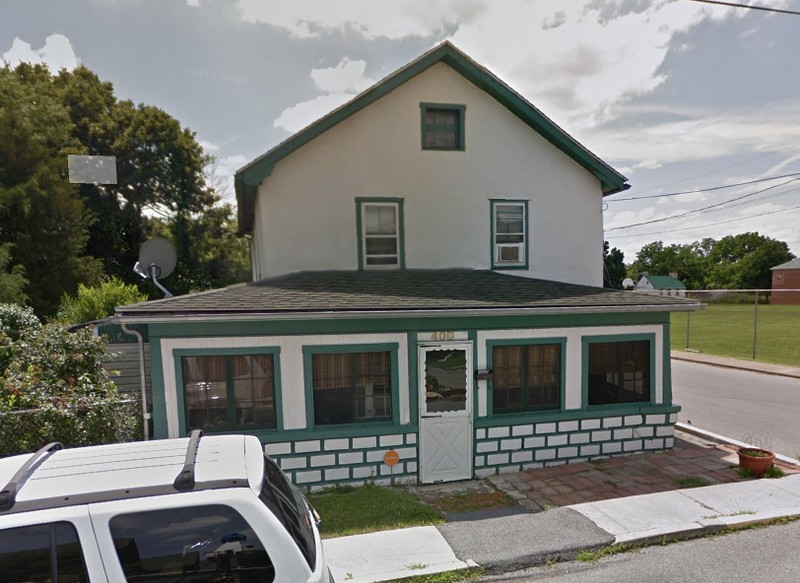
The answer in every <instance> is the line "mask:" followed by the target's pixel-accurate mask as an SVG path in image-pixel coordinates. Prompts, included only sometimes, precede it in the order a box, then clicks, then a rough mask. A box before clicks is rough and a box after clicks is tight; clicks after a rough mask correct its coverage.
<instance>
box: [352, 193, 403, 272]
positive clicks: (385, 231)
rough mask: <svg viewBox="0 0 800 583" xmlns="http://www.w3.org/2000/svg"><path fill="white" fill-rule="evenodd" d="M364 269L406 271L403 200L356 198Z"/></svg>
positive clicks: (359, 239)
mask: <svg viewBox="0 0 800 583" xmlns="http://www.w3.org/2000/svg"><path fill="white" fill-rule="evenodd" d="M356 206H357V212H358V222H357V224H358V251H359V267H360V268H361V269H393V268H395V269H396V268H399V267H403V266H404V265H403V263H404V259H403V200H402V199H398V198H357V199H356Z"/></svg>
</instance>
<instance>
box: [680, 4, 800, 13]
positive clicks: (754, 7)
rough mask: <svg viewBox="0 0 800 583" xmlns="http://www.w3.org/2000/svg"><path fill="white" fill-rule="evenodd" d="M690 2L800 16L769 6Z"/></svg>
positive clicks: (790, 11) (791, 11) (792, 11)
mask: <svg viewBox="0 0 800 583" xmlns="http://www.w3.org/2000/svg"><path fill="white" fill-rule="evenodd" d="M690 2H701V3H703V4H718V5H720V6H731V7H732V8H749V9H750V10H764V11H765V12H780V13H781V14H794V15H795V16H800V12H795V11H794V10H782V9H780V8H770V7H768V6H752V5H750V4H739V3H737V2H719V1H718V0H690Z"/></svg>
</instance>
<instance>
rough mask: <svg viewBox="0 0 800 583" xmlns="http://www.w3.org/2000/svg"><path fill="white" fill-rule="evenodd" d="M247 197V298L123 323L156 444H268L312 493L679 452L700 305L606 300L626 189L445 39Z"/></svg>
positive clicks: (247, 178) (264, 163) (249, 188)
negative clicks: (682, 345)
mask: <svg viewBox="0 0 800 583" xmlns="http://www.w3.org/2000/svg"><path fill="white" fill-rule="evenodd" d="M235 184H236V193H237V201H238V205H239V217H240V227H241V230H242V232H243V233H245V234H247V235H248V236H250V238H251V241H252V262H253V282H252V283H248V284H241V285H237V286H231V287H228V288H224V289H219V290H213V291H208V292H203V293H197V294H191V295H187V296H182V297H174V298H167V299H162V300H157V301H151V302H146V303H142V304H134V305H129V306H121V307H119V308H118V312H119V318H120V319H121V320H122V321H124V322H129V323H131V324H134V323H135V324H145V325H147V328H148V338H149V343H150V347H151V358H152V362H151V364H152V371H153V372H152V375H153V378H152V392H153V404H152V405H153V422H154V431H155V435H156V437H168V436H178V435H183V434H185V433H186V432H187V431H188V430H190V429H192V428H203V429H204V430H206V431H212V432H217V431H219V432H228V431H236V432H242V431H243V432H248V433H253V434H255V435H257V436H259V438H260V439H261V440H262V442H263V443H264V444H265V450H266V452H267V453H268V454H270V455H271V456H273V457H274V458H275V459H277V460H278V461H279V463H280V465H281V467H282V468H283V469H284V470H285V471H286V472H287V473H288V474H289V475H290V476H291V478H292V480H293V481H294V482H295V483H297V484H300V485H304V486H308V487H311V488H316V487H320V486H323V485H326V484H333V483H344V482H359V481H361V482H363V481H365V480H375V481H377V482H379V483H381V482H388V481H390V480H394V481H399V482H416V481H420V482H423V483H428V482H438V481H449V480H460V479H467V478H471V477H474V476H484V475H490V474H494V473H498V472H507V471H516V470H520V469H523V468H528V467H541V466H545V465H550V464H562V463H568V462H571V461H582V460H587V459H593V458H598V457H607V456H611V455H617V454H624V453H634V452H638V451H644V450H659V449H665V448H670V447H671V446H672V442H673V432H674V424H675V421H676V418H677V412H678V411H679V407H678V406H676V405H674V404H673V402H672V392H671V382H670V360H669V316H670V312H671V311H681V310H693V309H696V308H697V307H698V306H699V304H697V303H696V302H689V301H687V300H682V299H678V298H671V297H659V296H651V295H647V294H633V293H628V292H623V291H617V290H609V289H603V288H602V287H600V286H601V285H602V265H603V259H602V249H603V239H602V199H603V196H604V195H607V194H612V193H614V192H618V191H621V190H624V189H626V188H627V184H626V179H625V177H624V176H622V175H620V174H619V173H618V172H616V171H615V170H613V169H612V168H611V167H610V166H608V165H607V164H606V163H604V162H603V161H601V160H600V159H599V158H597V157H596V156H595V155H594V154H592V153H591V152H589V151H588V150H587V149H586V148H585V147H583V146H582V145H580V144H579V143H578V142H577V141H575V140H574V139H573V138H571V137H570V136H569V135H568V134H566V133H565V132H564V131H563V130H562V129H560V128H559V127H558V126H556V125H555V124H554V123H553V122H552V121H551V120H549V119H548V118H547V117H545V116H544V115H543V114H542V113H541V112H540V111H539V110H538V109H536V108H535V107H534V106H533V105H531V104H530V103H528V102H527V101H526V100H525V99H524V98H522V97H521V96H520V95H519V94H517V93H516V92H514V91H513V90H512V89H511V88H509V87H508V86H507V85H506V84H504V83H503V82H502V81H500V80H499V79H498V78H497V77H495V76H494V75H493V74H492V73H491V72H489V71H488V70H486V69H485V68H483V67H481V66H480V65H478V64H476V63H475V62H474V61H472V60H471V59H470V58H469V57H467V56H466V55H464V54H463V53H462V52H460V51H459V50H458V49H456V48H455V47H454V46H453V45H451V44H450V43H443V44H441V45H439V46H437V47H435V48H434V49H432V50H431V51H429V52H427V53H426V54H424V55H422V56H421V57H420V58H418V59H416V60H415V61H413V62H411V63H410V64H408V65H406V66H405V67H403V68H402V69H400V70H399V71H397V72H395V73H394V74H392V75H390V76H389V77H387V78H385V79H383V80H382V81H380V82H379V83H378V84H376V85H375V86H373V87H372V88H370V89H368V90H367V91H365V92H364V93H362V94H361V95H359V96H357V97H356V98H354V99H353V100H352V101H350V102H348V103H347V104H345V105H343V106H342V107H340V108H339V109H337V110H335V111H333V112H331V113H330V114H328V115H327V116H325V117H323V118H322V119H320V120H319V121H317V122H316V123H314V124H312V125H311V126H309V127H307V128H306V129H304V130H302V131H300V132H299V133H297V134H295V135H294V136H292V137H291V138H289V139H288V140H286V141H285V142H283V143H281V144H279V145H277V146H276V147H274V148H272V149H271V150H269V151H268V152H266V153H265V154H264V155H262V156H260V157H259V158H257V159H255V160H254V161H252V162H251V163H249V164H248V165H246V166H245V167H243V168H242V169H240V170H239V171H238V172H237V173H236V177H235ZM387 454H388V456H387ZM393 458H394V459H393ZM385 462H390V463H385ZM391 462H396V463H391Z"/></svg>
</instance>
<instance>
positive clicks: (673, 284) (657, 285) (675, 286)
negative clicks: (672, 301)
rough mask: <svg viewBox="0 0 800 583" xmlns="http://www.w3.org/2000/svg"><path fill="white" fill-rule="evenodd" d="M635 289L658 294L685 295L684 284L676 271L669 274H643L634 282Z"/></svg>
mask: <svg viewBox="0 0 800 583" xmlns="http://www.w3.org/2000/svg"><path fill="white" fill-rule="evenodd" d="M636 291H639V292H644V293H649V294H657V295H660V296H681V297H683V296H685V295H686V286H685V285H683V284H682V283H681V280H679V279H678V274H677V273H671V274H669V275H643V276H642V277H641V278H640V279H639V281H638V282H637V283H636Z"/></svg>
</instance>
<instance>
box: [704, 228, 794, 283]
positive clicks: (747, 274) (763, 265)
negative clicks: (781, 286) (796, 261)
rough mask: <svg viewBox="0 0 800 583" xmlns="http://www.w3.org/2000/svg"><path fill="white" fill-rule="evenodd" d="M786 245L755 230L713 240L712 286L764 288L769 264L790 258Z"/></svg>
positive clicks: (767, 281)
mask: <svg viewBox="0 0 800 583" xmlns="http://www.w3.org/2000/svg"><path fill="white" fill-rule="evenodd" d="M793 258H794V256H793V255H792V254H791V253H790V252H789V246H788V245H787V244H786V243H785V242H783V241H777V240H775V239H771V238H770V237H765V236H763V235H759V234H758V233H742V234H741V235H728V236H727V237H723V238H722V239H720V240H719V241H717V242H715V243H714V245H713V246H712V247H711V250H710V252H709V255H708V259H709V271H710V273H709V278H708V287H709V288H711V289H767V288H769V287H770V286H771V285H772V273H771V272H770V268H771V267H775V266H776V265H780V264H781V263H785V262H787V261H791V260H792V259H793Z"/></svg>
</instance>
